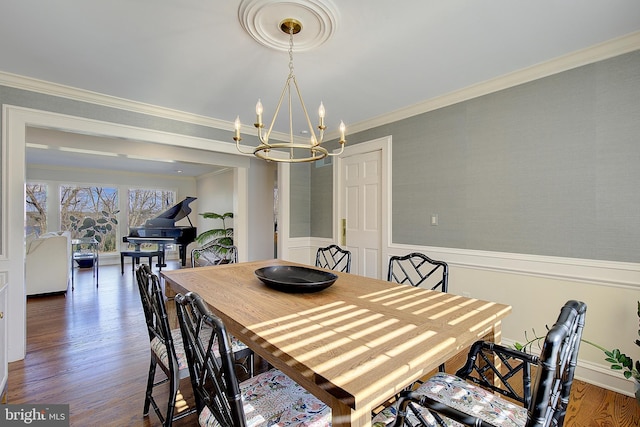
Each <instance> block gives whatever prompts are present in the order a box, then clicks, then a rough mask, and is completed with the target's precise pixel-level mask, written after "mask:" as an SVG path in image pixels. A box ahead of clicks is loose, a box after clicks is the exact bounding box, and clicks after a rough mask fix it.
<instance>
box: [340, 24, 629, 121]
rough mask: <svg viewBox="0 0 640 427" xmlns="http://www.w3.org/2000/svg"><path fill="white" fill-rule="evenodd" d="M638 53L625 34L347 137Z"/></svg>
mask: <svg viewBox="0 0 640 427" xmlns="http://www.w3.org/2000/svg"><path fill="white" fill-rule="evenodd" d="M638 49H640V31H637V32H634V33H631V34H627V35H625V36H622V37H619V38H616V39H612V40H609V41H606V42H604V43H600V44H597V45H595V46H591V47H589V48H586V49H582V50H579V51H576V52H573V53H570V54H568V55H564V56H561V57H559V58H555V59H552V60H550V61H547V62H543V63H540V64H536V65H534V66H532V67H528V68H525V69H522V70H518V71H514V72H512V73H509V74H505V75H503V76H499V77H496V78H493V79H491V80H487V81H485V82H480V83H477V84H474V85H472V86H468V87H466V88H462V89H459V90H456V91H454V92H450V93H447V94H445V95H442V96H438V97H436V98H432V99H428V100H425V101H423V102H419V103H417V104H414V105H410V106H407V107H404V108H401V109H399V110H396V111H393V112H391V113H386V114H383V115H381V116H378V117H374V118H371V119H368V120H364V121H362V122H358V123H351V124H349V133H351V134H355V133H357V132H361V131H365V130H368V129H372V128H375V127H378V126H382V125H385V124H388V123H393V122H396V121H398V120H403V119H406V118H408V117H413V116H416V115H418V114H423V113H426V112H429V111H433V110H437V109H439V108H443V107H446V106H449V105H453V104H457V103H459V102H462V101H466V100H469V99H473V98H477V97H479V96H483V95H488V94H490V93H494V92H498V91H500V90H503V89H508V88H510V87H514V86H518V85H521V84H523V83H528V82H531V81H534V80H537V79H541V78H543V77H547V76H550V75H553V74H558V73H561V72H563V71H567V70H571V69H573V68H577V67H581V66H583V65H587V64H592V63H594V62H598V61H603V60H605V59H609V58H613V57H615V56H618V55H623V54H625V53H629V52H633V51H635V50H638Z"/></svg>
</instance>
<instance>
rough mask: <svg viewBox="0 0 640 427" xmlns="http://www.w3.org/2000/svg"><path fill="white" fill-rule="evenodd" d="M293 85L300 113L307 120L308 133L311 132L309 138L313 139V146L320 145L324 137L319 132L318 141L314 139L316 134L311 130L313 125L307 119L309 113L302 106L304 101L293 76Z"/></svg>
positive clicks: (321, 132)
mask: <svg viewBox="0 0 640 427" xmlns="http://www.w3.org/2000/svg"><path fill="white" fill-rule="evenodd" d="M293 84H294V85H295V86H296V92H298V98H299V99H300V105H301V106H302V111H303V112H304V117H305V119H306V120H307V126H308V127H309V132H311V136H312V137H313V145H314V146H315V145H320V144H321V143H322V138H323V137H324V132H323V131H322V130H320V139H318V138H316V132H315V131H314V130H313V125H312V124H311V119H310V118H309V113H308V112H307V107H306V106H305V105H304V100H303V99H302V93H300V88H299V87H298V81H297V80H296V76H293Z"/></svg>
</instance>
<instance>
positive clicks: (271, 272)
mask: <svg viewBox="0 0 640 427" xmlns="http://www.w3.org/2000/svg"><path fill="white" fill-rule="evenodd" d="M255 274H256V276H257V277H258V279H260V280H262V282H263V283H265V284H266V285H267V286H269V287H271V288H273V289H277V290H279V291H282V292H291V293H302V292H318V291H321V290H323V289H326V288H328V287H329V286H331V285H333V282H335V281H336V280H337V279H338V276H336V275H335V274H333V273H330V272H328V271H322V270H314V269H313V268H307V267H299V266H294V265H274V266H271V267H262V268H259V269H257V270H256V271H255Z"/></svg>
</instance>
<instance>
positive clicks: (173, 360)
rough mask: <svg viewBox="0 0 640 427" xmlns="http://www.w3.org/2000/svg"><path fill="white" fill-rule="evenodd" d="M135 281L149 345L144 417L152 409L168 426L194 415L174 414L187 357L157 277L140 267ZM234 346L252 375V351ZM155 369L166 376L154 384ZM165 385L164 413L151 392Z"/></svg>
mask: <svg viewBox="0 0 640 427" xmlns="http://www.w3.org/2000/svg"><path fill="white" fill-rule="evenodd" d="M136 279H137V282H138V289H139V291H140V300H141V301H142V308H143V311H144V315H145V320H146V324H147V330H148V333H149V339H150V346H151V361H150V364H149V376H148V379H147V389H146V392H145V400H144V410H143V415H144V416H147V415H148V414H149V407H150V406H151V407H153V410H154V411H155V413H156V414H157V415H158V418H160V421H161V422H162V425H163V426H165V427H166V426H170V425H171V424H172V422H173V421H175V420H178V419H181V418H183V417H185V416H187V415H189V414H192V413H194V412H195V411H194V410H190V411H183V412H181V413H179V414H175V405H176V399H177V395H178V386H179V384H180V380H182V379H184V378H187V377H188V376H189V369H188V364H187V358H186V356H185V352H184V347H183V345H182V334H181V333H180V329H171V328H170V327H169V320H168V316H167V310H166V306H165V301H164V294H163V292H162V287H161V285H160V281H159V279H158V276H156V275H155V274H153V273H152V272H151V267H149V265H147V264H142V265H140V267H139V268H138V269H137V270H136ZM209 334H210V332H209ZM233 347H234V349H235V350H236V356H237V358H238V360H239V361H240V362H242V363H243V365H242V366H243V367H244V369H245V371H246V372H248V373H249V374H250V375H253V352H252V351H251V350H250V349H249V348H248V347H247V346H246V345H244V344H243V343H241V342H239V341H238V340H234V342H233ZM158 366H159V367H160V369H161V370H162V371H163V372H164V374H165V377H164V378H162V379H160V380H158V381H156V380H155V377H156V367H158ZM166 382H169V396H168V401H167V407H166V410H164V411H162V410H160V407H159V405H158V403H157V402H156V399H155V398H154V396H153V389H154V387H156V386H158V385H160V384H164V383H166Z"/></svg>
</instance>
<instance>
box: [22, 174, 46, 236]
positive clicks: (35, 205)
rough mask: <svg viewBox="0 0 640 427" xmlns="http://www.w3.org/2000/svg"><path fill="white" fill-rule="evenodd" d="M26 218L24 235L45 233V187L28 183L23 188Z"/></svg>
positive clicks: (44, 185)
mask: <svg viewBox="0 0 640 427" xmlns="http://www.w3.org/2000/svg"><path fill="white" fill-rule="evenodd" d="M25 200H26V203H27V206H26V211H27V217H26V219H25V230H24V231H25V235H26V234H31V233H37V234H38V235H40V234H42V233H45V232H46V231H47V185H46V184H40V183H34V182H28V183H27V185H26V186H25Z"/></svg>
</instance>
